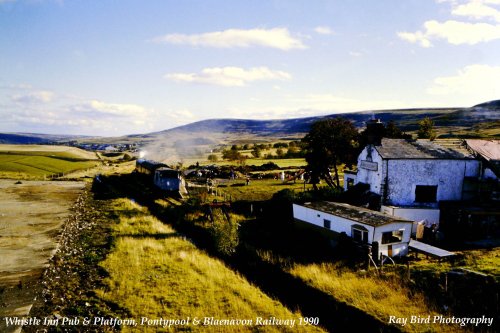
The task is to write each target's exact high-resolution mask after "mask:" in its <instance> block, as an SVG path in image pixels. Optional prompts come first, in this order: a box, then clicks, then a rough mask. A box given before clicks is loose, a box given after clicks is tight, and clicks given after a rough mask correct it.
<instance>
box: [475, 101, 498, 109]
mask: <svg viewBox="0 0 500 333" xmlns="http://www.w3.org/2000/svg"><path fill="white" fill-rule="evenodd" d="M473 108H488V109H496V110H500V99H499V100H496V101H489V102H486V103H481V104H478V105H474V106H473Z"/></svg>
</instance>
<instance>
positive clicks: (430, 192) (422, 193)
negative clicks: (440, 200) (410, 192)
mask: <svg viewBox="0 0 500 333" xmlns="http://www.w3.org/2000/svg"><path fill="white" fill-rule="evenodd" d="M437 188H438V187H437V185H435V186H434V185H431V186H429V185H417V186H416V187H415V202H423V203H425V202H436V200H437Z"/></svg>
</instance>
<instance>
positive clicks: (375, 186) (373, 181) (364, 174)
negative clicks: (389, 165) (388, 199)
mask: <svg viewBox="0 0 500 333" xmlns="http://www.w3.org/2000/svg"><path fill="white" fill-rule="evenodd" d="M370 149H371V161H370V157H369V156H368V155H369V154H368V153H369V150H370ZM362 161H369V162H372V163H376V164H377V170H376V171H375V170H369V169H366V168H364V167H362ZM383 175H384V170H383V165H382V158H381V157H380V155H379V154H378V152H377V150H376V149H375V148H373V146H370V145H368V146H366V147H365V149H363V151H362V152H361V154H359V156H358V173H357V175H356V184H357V183H364V184H369V185H370V191H371V192H373V193H377V194H380V195H382V188H381V184H382V180H383Z"/></svg>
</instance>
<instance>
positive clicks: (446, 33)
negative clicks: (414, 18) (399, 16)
mask: <svg viewBox="0 0 500 333" xmlns="http://www.w3.org/2000/svg"><path fill="white" fill-rule="evenodd" d="M424 29H425V30H424V31H423V32H422V31H417V32H415V33H410V32H399V33H398V36H399V37H400V38H401V39H403V40H406V41H408V42H410V43H419V44H420V45H421V46H422V47H430V46H432V43H431V40H433V39H445V40H447V41H448V43H450V44H453V45H461V44H469V45H474V44H478V43H481V42H489V41H492V40H495V39H500V25H492V24H488V23H465V22H459V21H454V20H449V21H446V22H444V23H440V22H438V21H434V20H432V21H427V22H425V23H424Z"/></svg>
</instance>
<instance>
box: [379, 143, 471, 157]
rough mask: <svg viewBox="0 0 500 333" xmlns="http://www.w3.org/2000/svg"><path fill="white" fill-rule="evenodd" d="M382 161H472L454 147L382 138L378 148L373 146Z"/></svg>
mask: <svg viewBox="0 0 500 333" xmlns="http://www.w3.org/2000/svg"><path fill="white" fill-rule="evenodd" d="M374 148H375V149H376V150H377V152H378V153H379V154H380V156H382V158H384V159H447V160H449V159H472V158H473V156H472V154H470V153H469V152H468V151H467V150H466V149H464V148H462V147H460V146H459V145H455V146H445V145H442V144H438V143H436V142H433V141H430V140H425V139H419V140H416V141H409V140H405V139H387V138H383V139H382V143H381V145H379V146H374Z"/></svg>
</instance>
